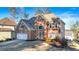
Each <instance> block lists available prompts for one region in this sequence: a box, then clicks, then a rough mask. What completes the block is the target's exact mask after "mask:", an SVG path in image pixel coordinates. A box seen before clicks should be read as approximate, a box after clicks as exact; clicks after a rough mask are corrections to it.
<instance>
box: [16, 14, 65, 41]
mask: <svg viewBox="0 0 79 59" xmlns="http://www.w3.org/2000/svg"><path fill="white" fill-rule="evenodd" d="M56 37H59V39H60V40H62V39H63V38H64V37H65V23H64V22H63V21H62V20H61V19H60V18H58V17H57V16H56V15H54V14H36V15H34V16H33V17H32V18H30V19H29V20H26V19H21V20H20V22H19V23H18V25H17V27H16V38H17V39H22V40H33V39H39V40H40V39H42V40H45V39H46V38H50V39H54V38H56Z"/></svg>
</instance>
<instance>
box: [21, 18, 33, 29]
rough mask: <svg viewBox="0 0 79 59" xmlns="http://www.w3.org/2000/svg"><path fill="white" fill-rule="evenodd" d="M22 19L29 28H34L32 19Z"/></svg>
mask: <svg viewBox="0 0 79 59" xmlns="http://www.w3.org/2000/svg"><path fill="white" fill-rule="evenodd" d="M21 21H23V22H24V23H25V24H26V25H27V26H28V28H30V29H34V27H33V23H32V21H29V20H26V19H21ZM21 21H20V22H21Z"/></svg>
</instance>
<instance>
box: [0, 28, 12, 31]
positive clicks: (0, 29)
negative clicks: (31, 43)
mask: <svg viewBox="0 0 79 59" xmlns="http://www.w3.org/2000/svg"><path fill="white" fill-rule="evenodd" d="M0 31H12V29H10V28H0Z"/></svg>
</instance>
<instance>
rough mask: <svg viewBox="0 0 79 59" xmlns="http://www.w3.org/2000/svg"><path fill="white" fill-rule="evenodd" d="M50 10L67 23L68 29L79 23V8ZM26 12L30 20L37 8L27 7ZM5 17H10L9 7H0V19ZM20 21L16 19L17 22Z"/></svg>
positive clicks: (54, 8)
mask: <svg viewBox="0 0 79 59" xmlns="http://www.w3.org/2000/svg"><path fill="white" fill-rule="evenodd" d="M49 9H50V11H51V12H52V14H55V15H57V16H58V17H59V18H60V19H61V20H63V21H64V22H65V28H66V29H69V28H70V26H71V24H72V23H74V22H75V21H79V7H49ZM25 11H26V13H28V14H29V18H30V17H32V16H33V15H34V14H35V7H25ZM5 17H10V10H9V8H8V7H0V19H2V18H5ZM18 20H20V19H18ZM18 20H17V19H16V21H18Z"/></svg>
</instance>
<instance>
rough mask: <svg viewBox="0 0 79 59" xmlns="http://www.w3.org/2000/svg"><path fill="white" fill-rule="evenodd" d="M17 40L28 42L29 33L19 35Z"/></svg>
mask: <svg viewBox="0 0 79 59" xmlns="http://www.w3.org/2000/svg"><path fill="white" fill-rule="evenodd" d="M17 39H19V40H27V39H28V36H27V33H17Z"/></svg>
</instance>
